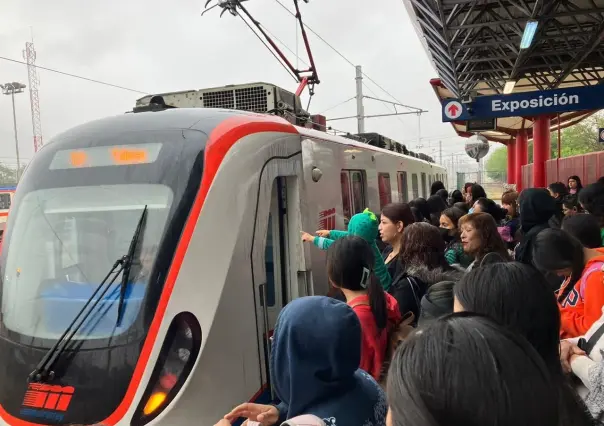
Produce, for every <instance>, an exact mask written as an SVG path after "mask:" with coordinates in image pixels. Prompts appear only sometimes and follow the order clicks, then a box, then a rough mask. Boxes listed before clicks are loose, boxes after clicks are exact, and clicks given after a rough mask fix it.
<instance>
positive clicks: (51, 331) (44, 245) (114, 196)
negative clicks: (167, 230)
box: [2, 184, 173, 339]
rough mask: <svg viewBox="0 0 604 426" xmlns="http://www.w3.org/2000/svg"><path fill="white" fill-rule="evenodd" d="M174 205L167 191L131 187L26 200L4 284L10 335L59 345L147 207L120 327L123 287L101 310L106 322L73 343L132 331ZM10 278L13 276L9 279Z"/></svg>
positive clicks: (70, 190) (47, 192) (63, 191)
mask: <svg viewBox="0 0 604 426" xmlns="http://www.w3.org/2000/svg"><path fill="white" fill-rule="evenodd" d="M172 201H173V194H172V190H171V189H170V188H169V187H167V186H164V185H155V184H126V185H106V186H95V187H89V186H79V187H78V186H76V187H67V188H48V189H40V190H36V191H32V192H29V193H27V194H26V195H25V197H24V198H23V199H22V201H21V206H20V208H19V214H18V215H17V216H16V220H15V222H14V225H13V231H12V232H13V235H14V236H18V238H14V239H13V240H12V241H11V247H10V250H9V251H8V253H7V258H6V270H5V271H4V272H5V276H4V280H3V283H2V292H3V293H2V317H3V322H4V326H6V327H7V328H8V329H9V330H11V331H14V332H17V333H20V334H23V335H25V336H30V337H34V338H42V339H56V338H57V336H60V335H61V333H63V331H64V330H65V329H67V327H68V326H69V324H70V323H71V322H72V321H73V318H74V317H75V316H76V314H77V313H78V312H79V311H80V310H81V309H82V307H83V306H84V304H85V303H86V300H88V298H89V297H90V296H91V295H92V294H93V292H94V291H95V289H96V288H97V286H98V285H99V283H100V282H101V281H102V280H103V278H104V277H105V276H106V275H107V273H108V272H109V271H110V270H111V267H112V265H114V264H115V261H116V259H119V258H120V257H121V256H123V255H124V254H125V253H128V248H129V246H130V242H131V240H132V235H133V233H134V231H135V229H136V227H137V224H138V222H139V220H140V217H141V213H142V211H143V209H144V207H145V205H146V206H147V209H148V210H147V215H146V219H145V221H144V228H143V232H142V235H141V237H140V239H139V244H138V247H137V250H136V260H135V262H134V265H133V268H132V271H131V274H130V285H129V291H128V294H127V295H126V300H125V302H126V303H125V304H124V311H123V321H122V323H121V324H120V326H118V327H116V319H117V306H118V304H117V303H115V302H116V300H117V299H118V298H119V294H120V292H119V286H118V287H115V288H114V287H112V289H111V291H109V292H108V293H107V294H106V295H105V296H104V297H103V298H102V302H100V305H101V306H103V309H104V314H103V316H102V318H101V319H100V320H99V322H98V323H96V324H95V326H94V329H92V328H90V329H89V328H86V327H83V328H82V329H81V330H79V331H78V333H77V334H76V335H75V338H76V339H104V338H108V337H111V336H117V335H119V334H122V333H124V332H126V331H127V330H128V329H129V328H130V326H131V325H132V324H133V323H134V320H135V318H136V317H137V315H138V312H139V310H140V308H141V307H142V306H143V299H144V297H145V296H146V292H147V287H148V285H149V279H150V273H151V271H152V269H153V265H154V263H155V257H156V255H157V248H158V245H159V242H160V240H161V238H162V235H163V232H164V227H165V226H166V223H167V220H168V217H169V212H170V208H171V205H172ZM9 271H10V272H9Z"/></svg>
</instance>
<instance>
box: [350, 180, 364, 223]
mask: <svg viewBox="0 0 604 426" xmlns="http://www.w3.org/2000/svg"><path fill="white" fill-rule="evenodd" d="M350 176H351V178H352V179H351V181H352V201H353V205H352V208H353V210H352V212H353V214H357V213H361V212H362V211H363V210H365V185H364V182H363V173H362V172H360V171H352V172H350Z"/></svg>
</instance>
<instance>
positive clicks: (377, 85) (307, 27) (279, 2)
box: [275, 0, 403, 104]
mask: <svg viewBox="0 0 604 426" xmlns="http://www.w3.org/2000/svg"><path fill="white" fill-rule="evenodd" d="M275 2H277V4H279V6H281V7H282V8H283V9H285V10H286V11H287V13H289V14H290V15H292V16H293V17H294V18H295V17H296V14H295V13H294V12H292V11H291V10H289V8H288V7H287V6H285V5H284V4H283V3H281V1H279V0H275ZM304 26H305V27H306V29H307V30H308V31H310V32H311V33H313V34H314V35H315V36H316V37H317V38H318V39H319V40H321V41H322V42H323V43H325V45H327V46H328V47H329V48H330V49H331V50H333V51H334V52H335V53H336V54H337V55H338V56H339V57H341V58H342V59H344V60H345V61H346V62H348V63H349V64H350V65H351V66H353V67H356V65H355V64H354V63H353V62H352V61H351V60H350V59H348V58H347V57H346V56H344V54H342V53H341V52H340V51H339V50H338V49H336V48H335V47H334V46H333V45H332V44H330V43H329V42H328V41H327V40H325V38H323V37H322V36H321V35H320V34H319V33H317V32H316V31H315V30H313V29H312V28H311V27H309V26H308V25H307V24H306V23H305V24H304ZM361 72H362V74H363V76H364V77H365V78H367V80H369V81H370V82H372V83H373V84H375V86H376V87H378V88H379V89H380V90H381V91H382V92H384V93H385V94H387V95H388V96H390V97H391V98H392V99H393V100H395V101H396V102H398V103H399V104H403V102H401V101H399V100H398V99H397V98H395V97H394V96H393V95H392V94H391V93H390V92H389V91H388V90H386V89H384V88H383V87H382V86H381V85H380V84H379V83H377V82H376V81H375V80H374V79H372V78H371V77H370V76H368V75H367V74H366V73H365V72H363V71H361Z"/></svg>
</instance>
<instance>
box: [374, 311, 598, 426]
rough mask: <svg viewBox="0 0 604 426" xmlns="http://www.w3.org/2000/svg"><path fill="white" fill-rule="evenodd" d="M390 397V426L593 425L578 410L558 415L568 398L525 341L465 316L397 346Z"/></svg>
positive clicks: (438, 322)
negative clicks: (563, 400) (562, 403)
mask: <svg viewBox="0 0 604 426" xmlns="http://www.w3.org/2000/svg"><path fill="white" fill-rule="evenodd" d="M387 397H388V405H389V407H390V409H389V412H388V418H387V419H386V424H387V425H388V426H450V425H456V426H457V425H465V426H479V425H480V426H486V425H500V426H511V425H514V426H536V425H538V426H579V425H581V426H585V425H589V424H591V420H590V418H589V417H588V416H587V415H586V413H585V412H583V410H582V408H581V407H580V406H579V405H576V406H575V409H574V410H573V411H566V410H562V409H560V401H561V399H564V398H565V395H564V393H563V392H562V391H561V390H560V388H559V387H558V386H557V383H556V381H555V380H554V379H553V378H552V376H551V374H550V372H549V370H548V369H547V367H546V365H545V363H544V362H543V359H542V358H541V357H540V356H539V354H538V353H537V352H536V351H535V349H534V348H533V347H532V346H531V345H530V343H529V342H527V341H526V339H525V338H524V337H522V336H521V335H519V334H517V333H514V332H513V331H511V330H509V329H507V328H505V327H504V326H501V325H499V324H497V323H496V322H494V321H492V320H490V319H488V318H485V317H482V316H477V315H475V314H468V313H462V314H453V315H450V316H447V317H444V318H442V319H439V320H436V321H435V322H433V323H432V324H430V325H429V326H428V327H426V328H425V329H423V330H421V332H418V333H415V334H414V335H412V336H411V337H410V338H408V339H407V340H406V341H405V342H404V343H403V344H402V345H401V347H400V348H399V350H397V352H396V355H395V357H394V359H393V360H392V364H391V366H390V371H389V374H388V391H387ZM571 399H572V397H571ZM565 405H566V404H565Z"/></svg>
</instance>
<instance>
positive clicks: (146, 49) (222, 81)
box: [0, 0, 494, 164]
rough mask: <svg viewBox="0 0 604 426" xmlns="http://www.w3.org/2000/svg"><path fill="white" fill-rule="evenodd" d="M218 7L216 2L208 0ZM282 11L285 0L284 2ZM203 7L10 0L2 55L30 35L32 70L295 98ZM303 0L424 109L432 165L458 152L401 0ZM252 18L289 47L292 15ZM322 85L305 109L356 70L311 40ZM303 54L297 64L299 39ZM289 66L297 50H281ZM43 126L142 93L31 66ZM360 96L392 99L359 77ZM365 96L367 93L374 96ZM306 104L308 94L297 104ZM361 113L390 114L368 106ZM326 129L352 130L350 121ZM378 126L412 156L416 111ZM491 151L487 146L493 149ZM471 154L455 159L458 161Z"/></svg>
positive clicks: (326, 104) (272, 66)
mask: <svg viewBox="0 0 604 426" xmlns="http://www.w3.org/2000/svg"><path fill="white" fill-rule="evenodd" d="M213 1H216V0H213ZM280 1H281V2H282V3H283V4H285V5H286V6H287V7H289V8H290V9H291V8H292V7H293V5H292V2H291V0H280ZM204 3H205V0H179V1H165V0H164V1H160V0H128V1H120V2H118V1H117V0H103V1H94V0H93V1H81V0H55V1H52V2H48V1H44V0H9V1H6V2H3V5H2V6H3V9H2V14H1V15H0V56H4V57H8V58H13V59H17V60H22V59H23V56H22V50H23V49H24V47H25V42H26V41H28V40H29V39H30V27H31V28H32V29H33V35H34V40H35V46H36V50H37V64H38V65H40V66H44V67H48V68H54V69H57V70H60V71H64V72H67V73H71V74H77V75H81V76H85V77H88V78H92V79H97V80H102V81H105V82H108V83H112V84H116V85H120V86H124V87H127V88H131V89H135V90H138V91H141V92H145V93H158V92H166V91H177V90H188V89H200V88H204V87H216V86H222V85H227V84H236V83H248V82H254V81H266V82H270V83H274V84H276V85H279V86H281V87H283V88H285V89H288V90H290V91H295V89H296V86H297V84H296V83H295V82H294V80H293V79H292V78H291V77H290V76H289V75H288V74H287V73H286V72H285V70H284V69H283V68H282V67H281V66H280V65H279V63H277V61H276V60H275V59H274V58H273V57H272V56H271V54H270V53H269V51H268V50H267V49H266V48H265V47H264V46H263V45H262V44H261V43H260V42H259V41H258V39H256V38H255V37H254V35H253V34H252V33H251V32H250V30H249V29H248V28H247V27H246V26H245V25H244V23H243V22H242V21H241V20H240V19H239V18H236V17H232V16H230V15H227V14H225V16H224V17H223V18H221V19H220V18H219V17H218V11H217V10H214V11H212V12H210V13H209V14H206V15H205V16H204V17H200V14H201V11H202V10H203V5H204ZM376 3H378V4H379V6H377V5H376V6H373V5H372V6H369V5H370V3H369V2H367V1H364V0H329V1H320V0H310V2H309V4H304V3H302V4H301V9H302V14H303V19H304V21H305V23H306V24H308V25H309V26H310V27H311V28H312V29H314V30H315V31H316V32H317V33H318V34H320V35H321V36H322V37H323V38H325V40H326V41H327V42H329V43H330V44H331V45H333V46H334V47H335V48H336V49H337V50H338V51H339V52H341V53H342V54H343V55H344V56H345V57H346V58H348V59H349V60H350V61H351V62H353V63H354V64H359V65H362V66H363V70H364V72H365V73H366V74H367V75H368V76H369V77H371V78H372V79H373V80H375V81H376V82H377V83H378V84H379V85H381V86H382V87H383V88H385V89H386V90H387V91H388V92H389V94H390V95H391V96H393V97H394V98H396V99H398V100H399V101H401V102H402V103H405V104H408V105H413V106H416V107H418V108H423V109H427V110H429V113H428V114H424V115H423V116H422V131H421V137H422V145H423V146H424V148H423V149H422V150H421V151H423V152H425V153H427V154H429V155H432V156H434V157H435V159H437V160H438V141H439V140H442V142H443V157H444V158H445V159H447V160H449V161H450V159H451V154H462V153H463V149H464V148H463V145H464V139H461V138H457V137H455V133H454V132H453V130H452V128H451V126H450V125H448V124H443V123H442V122H441V120H440V116H441V114H440V109H439V108H440V105H439V103H438V102H437V99H436V96H435V94H434V92H433V91H432V88H431V86H430V84H429V80H430V78H432V77H436V76H437V75H436V72H435V71H434V69H433V68H432V65H431V64H430V62H429V60H428V57H427V55H426V53H425V51H424V49H423V47H422V45H421V44H420V41H419V39H418V37H417V34H416V32H415V30H414V28H413V26H412V24H411V22H410V20H409V17H408V15H407V12H406V10H405V7H404V5H403V2H402V0H380V1H379V2H376ZM245 4H246V6H247V7H248V9H249V10H250V12H251V13H252V14H253V16H254V17H255V18H256V19H257V20H259V21H260V22H261V23H263V24H264V26H265V27H266V28H267V29H268V30H269V31H270V32H272V33H273V34H274V35H275V36H277V37H278V38H279V39H280V40H281V41H282V42H283V43H285V44H286V45H287V46H288V47H289V48H290V49H292V50H294V51H295V46H296V31H295V30H296V27H295V20H294V18H293V17H292V16H291V15H289V14H288V13H287V12H286V11H285V10H283V8H282V7H281V6H279V4H278V3H277V2H276V1H275V0H250V1H249V2H247V3H245ZM310 42H311V47H312V51H313V53H314V56H315V61H316V64H317V69H318V72H319V76H320V79H321V84H320V85H318V86H317V88H316V95H315V97H314V98H313V101H312V104H311V107H310V112H311V113H318V112H323V111H324V110H326V109H328V108H330V107H332V106H334V105H336V104H338V103H340V102H342V101H345V100H346V99H348V98H350V97H352V96H354V94H355V80H354V77H355V70H354V67H353V66H351V65H350V64H349V63H347V62H346V61H345V60H344V59H342V58H341V57H340V56H338V55H337V54H336V53H335V52H334V51H333V50H331V49H330V48H329V47H328V46H327V45H326V44H325V43H323V42H322V41H320V40H319V39H318V38H317V37H315V36H314V35H312V34H311V35H310ZM299 47H300V49H299V54H300V56H301V57H302V59H306V58H305V56H304V55H305V52H304V49H303V46H302V43H300V44H299ZM286 53H287V54H288V57H289V58H291V60H292V61H295V57H294V55H293V54H291V53H289V52H287V51H286ZM39 77H40V81H41V83H40V105H41V115H42V130H43V136H44V138H45V140H49V139H51V138H52V137H53V136H54V135H56V134H58V133H60V132H62V131H64V130H66V129H68V128H70V127H73V126H76V125H78V124H81V123H85V122H87V121H90V120H95V119H98V118H102V117H105V116H110V115H116V114H121V113H123V112H125V111H128V110H131V109H132V107H133V106H134V104H135V101H136V99H137V98H139V97H141V96H142V94H138V93H135V92H130V91H127V90H121V89H116V88H111V87H107V86H103V85H100V84H95V83H91V82H87V81H82V80H78V79H75V78H71V77H66V76H63V75H59V74H54V73H51V72H48V71H43V70H39ZM7 81H19V82H23V83H25V84H27V83H28V82H27V68H26V67H25V66H24V65H20V64H15V63H10V62H8V61H6V60H0V82H2V83H4V82H7ZM365 84H366V87H365V94H367V95H369V96H375V97H379V98H385V99H389V100H393V99H392V97H390V96H389V95H388V94H387V93H384V92H383V91H382V90H380V89H379V88H378V87H376V86H375V85H374V84H373V83H371V82H370V81H368V80H365ZM372 92H373V93H372ZM303 102H304V105H306V102H307V98H306V97H305V98H304V99H303ZM16 103H17V128H18V134H19V139H20V144H19V146H20V151H21V157H22V158H24V159H25V160H28V159H30V158H31V157H32V155H33V142H32V125H31V112H30V111H31V110H30V103H29V93H28V92H27V93H25V94H20V95H17V97H16ZM365 112H366V114H367V115H370V114H384V113H388V112H392V109H391V107H389V106H386V105H384V104H383V103H380V102H376V101H372V100H366V101H365ZM354 114H356V106H355V102H354V101H351V102H348V103H346V104H344V105H342V106H340V107H337V108H334V109H331V110H329V111H328V112H326V115H327V116H328V117H341V116H348V115H354ZM332 125H333V126H334V127H335V128H337V129H341V130H346V131H350V132H356V121H355V120H349V121H337V122H333V123H332ZM366 131H375V132H378V133H381V134H383V135H385V136H388V137H391V138H392V139H395V140H398V141H400V142H403V143H406V144H407V146H408V147H409V148H411V149H416V145H417V143H416V140H417V133H418V126H417V117H416V116H415V115H411V116H402V117H389V118H376V119H369V120H367V121H366ZM493 148H494V147H492V149H493ZM466 158H467V157H465V156H460V157H459V159H460V160H464V161H465V159H466ZM0 162H6V163H12V164H14V163H15V147H14V136H13V125H12V111H11V103H10V98H9V97H1V98H0Z"/></svg>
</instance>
